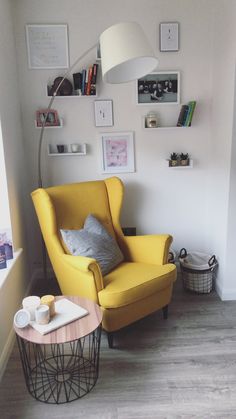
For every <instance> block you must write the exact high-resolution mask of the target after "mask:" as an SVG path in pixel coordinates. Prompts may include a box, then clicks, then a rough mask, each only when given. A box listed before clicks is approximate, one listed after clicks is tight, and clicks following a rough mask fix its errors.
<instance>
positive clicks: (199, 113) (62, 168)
mask: <svg viewBox="0 0 236 419" xmlns="http://www.w3.org/2000/svg"><path fill="white" fill-rule="evenodd" d="M14 6H15V17H16V19H15V27H16V42H17V51H18V68H19V77H20V92H21V99H22V112H23V116H24V119H23V123H24V133H25V135H24V136H25V141H26V150H27V155H28V160H29V164H30V173H29V179H30V184H31V189H34V188H35V187H36V186H37V176H36V172H37V170H36V153H37V142H38V135H39V132H38V131H37V130H36V129H35V128H34V115H35V110H36V109H38V108H40V107H44V106H45V105H46V104H47V102H48V101H47V98H46V97H45V89H46V84H47V82H48V80H49V79H51V80H53V79H54V78H55V76H57V75H59V74H61V73H60V71H58V70H57V71H56V70H53V71H49V70H29V69H28V66H27V59H26V57H27V56H26V44H25V32H24V31H25V28H24V26H25V24H26V23H67V24H68V26H69V41H70V42H69V48H70V59H71V62H73V61H74V60H75V58H76V57H77V56H78V55H79V54H81V53H82V52H83V51H84V50H86V48H88V47H89V46H90V45H92V44H93V43H94V41H95V40H96V39H97V38H98V36H99V34H100V33H101V32H102V31H103V30H104V29H105V28H106V27H108V26H110V25H111V24H113V23H115V22H119V21H123V20H134V21H137V22H139V23H140V24H141V25H142V27H143V29H144V31H145V32H146V34H147V36H148V38H149V40H150V42H151V44H152V46H153V48H154V51H155V52H156V54H157V56H158V57H159V60H160V66H159V68H158V70H167V71H168V70H179V71H180V72H181V101H182V102H183V103H185V102H187V101H189V100H191V99H196V100H197V109H196V114H195V115H194V121H193V127H192V128H190V129H183V130H182V129H179V130H167V131H160V132H158V131H154V132H146V131H144V130H143V129H142V127H141V117H142V115H144V114H145V113H147V112H148V111H149V110H151V109H153V108H152V107H148V106H147V107H146V106H137V105H136V98H135V83H129V84H126V85H118V86H117V85H113V86H112V85H104V84H103V83H102V82H100V83H99V99H102V98H110V99H112V100H113V105H114V127H113V128H111V129H109V128H108V129H104V130H103V129H99V128H96V127H95V126H94V115H93V99H91V98H86V99H78V100H75V99H66V100H61V101H60V100H57V102H56V104H55V107H56V109H57V110H58V111H59V112H60V115H61V116H62V117H64V119H65V126H64V128H63V129H61V130H48V131H47V133H46V137H47V141H48V142H49V143H50V142H53V143H55V144H56V143H68V144H69V143H71V142H77V141H79V142H86V143H88V144H89V154H88V155H87V156H86V157H73V158H70V157H64V158H48V157H47V155H46V150H45V154H44V168H43V175H44V182H45V184H48V185H52V184H59V183H65V182H75V181H81V180H89V179H98V178H104V177H105V176H104V175H102V174H101V170H100V149H99V141H98V137H99V132H103V131H110V130H111V131H127V130H131V131H134V133H135V159H136V172H135V173H133V174H125V175H121V176H120V177H121V178H122V179H123V180H124V181H125V184H126V191H127V192H126V196H125V203H124V210H123V213H122V222H123V225H135V226H137V229H138V232H140V233H149V232H170V233H172V234H173V236H174V238H175V242H174V247H175V248H176V249H180V248H181V247H182V246H185V247H187V248H188V249H191V248H192V249H198V250H205V249H206V243H207V234H206V216H207V213H206V211H207V200H208V190H207V184H206V179H207V178H208V176H209V165H208V158H209V146H210V113H211V93H212V92H211V66H212V39H211V38H212V36H211V34H212V30H211V28H212V26H211V25H212V4H211V1H210V2H207V4H206V1H204V0H201V1H198V2H196V1H195V0H183V1H181V2H180V1H176V2H173V1H171V0H165V1H160V0H159V1H156V0H155V1H154V0H147V1H145V2H144V1H142V0H129V1H126V0H121V1H119V2H115V1H112V2H111V1H110V0H101V1H99V2H97V1H95V0H87V1H82V0H77V1H74V0H68V1H67V2H64V1H61V0H60V1H59V0H57V1H50V2H48V1H46V0H42V1H40V2H38V1H36V0H22V1H21V2H18V1H14ZM162 21H178V22H179V23H180V51H179V52H176V53H160V52H159V47H158V42H159V39H158V37H159V35H158V28H159V23H160V22H162ZM93 60H94V55H93V54H91V56H90V57H89V58H87V60H85V62H84V64H85V65H86V64H89V63H91V62H93ZM78 70H79V68H78ZM179 109H180V108H179V106H176V105H174V106H173V105H172V106H161V105H160V106H156V107H155V110H156V111H157V112H158V113H159V115H160V117H161V118H162V119H166V120H167V121H168V120H169V122H176V120H177V116H178V113H179ZM172 151H177V152H180V151H187V152H189V153H190V154H191V156H192V157H193V159H194V162H195V167H194V169H193V170H186V171H183V170H182V171H171V169H168V168H167V167H166V163H165V159H166V158H168V157H169V154H170V152H172ZM29 208H30V211H31V214H32V215H31V217H33V218H32V219H33V222H34V223H35V225H36V220H35V218H34V215H33V210H32V206H31V204H30V203H29ZM34 236H35V233H34V231H33V233H32V237H34ZM32 242H33V239H32ZM32 258H33V262H34V263H35V264H37V262H38V261H39V249H38V248H36V246H34V252H33V255H32Z"/></svg>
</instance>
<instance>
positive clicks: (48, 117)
mask: <svg viewBox="0 0 236 419" xmlns="http://www.w3.org/2000/svg"><path fill="white" fill-rule="evenodd" d="M43 124H44V125H45V127H57V126H60V119H59V116H58V113H57V111H56V110H55V109H50V112H47V109H39V110H38V111H36V125H37V127H42V126H43Z"/></svg>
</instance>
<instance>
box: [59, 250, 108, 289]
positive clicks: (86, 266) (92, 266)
mask: <svg viewBox="0 0 236 419" xmlns="http://www.w3.org/2000/svg"><path fill="white" fill-rule="evenodd" d="M62 259H63V260H64V262H66V263H68V264H69V265H70V266H71V267H73V268H75V269H77V270H79V271H81V272H83V273H85V274H86V273H87V274H91V272H92V273H93V277H94V281H95V284H96V289H97V292H99V291H101V290H102V289H103V288H104V284H103V276H102V273H101V269H100V266H99V264H98V263H97V262H96V260H95V259H93V258H88V257H85V256H72V255H66V254H63V255H62Z"/></svg>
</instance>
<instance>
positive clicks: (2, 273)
mask: <svg viewBox="0 0 236 419" xmlns="http://www.w3.org/2000/svg"><path fill="white" fill-rule="evenodd" d="M22 252H23V249H18V250H16V252H14V254H13V259H10V260H8V261H7V268H5V269H1V270H0V288H1V287H2V285H3V284H4V282H5V281H6V279H7V277H8V275H9V274H10V272H11V270H12V268H13V266H14V265H15V263H16V262H17V260H18V259H19V256H20V255H21V253H22Z"/></svg>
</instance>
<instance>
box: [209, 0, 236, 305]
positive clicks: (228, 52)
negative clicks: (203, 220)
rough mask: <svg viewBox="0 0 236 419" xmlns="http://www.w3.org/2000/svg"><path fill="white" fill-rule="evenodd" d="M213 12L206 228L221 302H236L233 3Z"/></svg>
mask: <svg viewBox="0 0 236 419" xmlns="http://www.w3.org/2000/svg"><path fill="white" fill-rule="evenodd" d="M213 12H214V16H213V19H214V48H213V51H214V57H213V90H212V104H213V106H212V141H211V148H210V154H209V166H210V173H211V177H210V179H209V186H208V193H209V197H210V199H209V200H208V204H209V206H208V221H207V225H208V237H209V247H210V248H211V249H212V251H214V252H215V253H216V254H217V256H218V260H219V272H218V284H217V289H218V293H219V295H220V296H221V298H222V299H236V284H235V274H234V257H235V256H234V255H235V252H236V243H235V237H236V236H235V229H236V224H235V208H236V204H235V183H236V177H235V163H234V158H235V129H234V132H233V133H232V129H233V120H234V118H235V117H234V113H235V112H234V110H235V106H234V89H235V55H236V52H235V51H236V28H235V17H236V3H235V1H234V0H229V1H228V0H227V1H226V0H221V1H218V2H215V3H214V9H213ZM231 163H232V166H231Z"/></svg>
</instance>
